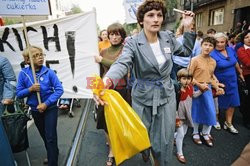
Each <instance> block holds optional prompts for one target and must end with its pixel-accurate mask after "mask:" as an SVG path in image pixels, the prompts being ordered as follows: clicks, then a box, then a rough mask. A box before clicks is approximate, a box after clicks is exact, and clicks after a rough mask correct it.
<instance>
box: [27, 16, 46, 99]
mask: <svg viewBox="0 0 250 166" xmlns="http://www.w3.org/2000/svg"><path fill="white" fill-rule="evenodd" d="M22 19H23V30H24V37H25V40H26V46H27V49H28V53H29V60H30V66H31V70H32V75H33V78H34V81H35V83H37V79H36V73H35V66H34V62H33V57H32V55H31V52H30V42H29V38H28V35H27V27H26V24H25V18H24V16H23V15H22ZM36 95H37V100H38V103H39V104H41V103H42V102H41V96H40V93H39V92H36Z"/></svg>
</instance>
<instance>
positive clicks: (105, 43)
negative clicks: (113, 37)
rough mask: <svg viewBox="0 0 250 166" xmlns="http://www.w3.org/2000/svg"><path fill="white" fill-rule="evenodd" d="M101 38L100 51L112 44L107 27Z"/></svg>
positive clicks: (101, 33)
mask: <svg viewBox="0 0 250 166" xmlns="http://www.w3.org/2000/svg"><path fill="white" fill-rule="evenodd" d="M100 38H101V41H100V42H99V43H98V48H99V52H101V51H102V50H104V49H106V48H109V47H110V46H111V44H110V42H109V39H108V32H107V30H106V29H104V30H102V31H101V32H100Z"/></svg>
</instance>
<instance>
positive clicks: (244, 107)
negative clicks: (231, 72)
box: [240, 75, 250, 124]
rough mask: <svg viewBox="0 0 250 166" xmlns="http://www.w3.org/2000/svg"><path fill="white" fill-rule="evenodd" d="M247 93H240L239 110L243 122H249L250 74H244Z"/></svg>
mask: <svg viewBox="0 0 250 166" xmlns="http://www.w3.org/2000/svg"><path fill="white" fill-rule="evenodd" d="M244 78H245V82H246V88H247V90H248V95H241V106H240V111H241V113H242V115H243V123H244V124H250V75H246V76H244Z"/></svg>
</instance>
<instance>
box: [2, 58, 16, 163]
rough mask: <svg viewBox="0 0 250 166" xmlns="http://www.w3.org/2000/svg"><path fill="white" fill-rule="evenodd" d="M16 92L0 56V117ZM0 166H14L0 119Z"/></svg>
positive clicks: (8, 66) (12, 76) (11, 73)
mask: <svg viewBox="0 0 250 166" xmlns="http://www.w3.org/2000/svg"><path fill="white" fill-rule="evenodd" d="M15 92H16V76H15V74H14V71H13V69H12V66H11V64H10V62H9V61H8V59H7V58H5V57H2V56H0V117H1V115H2V113H3V111H4V105H8V104H12V103H13V100H14V98H15ZM0 165H8V166H14V165H15V163H14V157H13V154H12V151H11V147H10V144H9V141H8V137H7V135H6V133H5V130H4V127H3V123H2V120H1V118H0Z"/></svg>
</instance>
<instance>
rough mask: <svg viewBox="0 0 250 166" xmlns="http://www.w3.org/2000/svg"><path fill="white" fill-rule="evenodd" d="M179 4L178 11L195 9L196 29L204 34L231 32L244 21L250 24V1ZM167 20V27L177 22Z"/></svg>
mask: <svg viewBox="0 0 250 166" xmlns="http://www.w3.org/2000/svg"><path fill="white" fill-rule="evenodd" d="M177 4H178V5H177V8H178V9H185V10H191V9H193V11H194V13H195V14H196V17H195V19H196V20H195V22H196V29H197V30H201V31H203V32H206V31H207V30H208V29H210V28H213V29H215V30H216V31H217V32H231V31H233V30H234V29H235V28H236V24H237V23H243V21H244V20H246V22H247V23H248V25H249V24H250V0H177ZM174 14H175V15H180V14H177V13H174ZM170 17H172V19H173V18H174V17H176V18H178V17H177V16H170ZM166 18H167V19H166V22H167V25H168V24H169V25H171V24H173V22H176V21H177V19H175V21H174V20H172V19H169V18H168V17H166ZM168 28H170V29H171V28H172V27H168Z"/></svg>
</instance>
